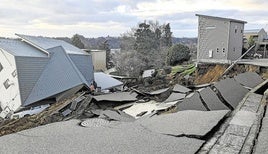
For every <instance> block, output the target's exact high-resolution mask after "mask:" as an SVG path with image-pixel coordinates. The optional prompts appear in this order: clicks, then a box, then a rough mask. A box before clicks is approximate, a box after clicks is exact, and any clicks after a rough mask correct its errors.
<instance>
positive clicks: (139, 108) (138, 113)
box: [123, 101, 177, 118]
mask: <svg viewBox="0 0 268 154" xmlns="http://www.w3.org/2000/svg"><path fill="white" fill-rule="evenodd" d="M176 104H177V101H174V102H169V103H157V102H155V101H150V102H146V103H135V104H133V105H132V106H131V107H129V108H127V109H125V110H123V111H124V112H125V113H127V114H129V115H131V116H133V117H134V118H140V117H142V116H146V115H149V114H151V113H153V112H154V111H162V110H167V109H169V108H171V107H175V105H176Z"/></svg>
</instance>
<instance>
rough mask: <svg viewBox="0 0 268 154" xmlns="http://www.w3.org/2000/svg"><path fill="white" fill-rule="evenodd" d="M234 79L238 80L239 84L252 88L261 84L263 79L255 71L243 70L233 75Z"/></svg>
mask: <svg viewBox="0 0 268 154" xmlns="http://www.w3.org/2000/svg"><path fill="white" fill-rule="evenodd" d="M234 79H235V80H236V81H237V82H239V83H240V84H242V85H244V86H246V87H249V88H254V87H256V86H257V85H259V84H261V83H262V82H263V81H264V80H263V79H262V78H261V77H260V76H259V75H258V74H257V73H255V72H245V73H241V74H238V75H237V76H235V77H234Z"/></svg>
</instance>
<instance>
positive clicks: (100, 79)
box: [94, 72, 123, 90]
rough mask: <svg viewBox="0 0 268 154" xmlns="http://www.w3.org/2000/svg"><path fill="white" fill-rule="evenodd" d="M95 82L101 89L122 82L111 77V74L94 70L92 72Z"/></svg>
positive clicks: (121, 83) (119, 84)
mask: <svg viewBox="0 0 268 154" xmlns="http://www.w3.org/2000/svg"><path fill="white" fill-rule="evenodd" d="M94 78H95V82H96V83H97V85H98V87H101V89H102V90H105V89H110V88H114V87H117V86H121V85H123V82H121V81H119V80H116V79H114V78H112V77H111V76H109V75H107V74H105V73H102V72H95V73H94Z"/></svg>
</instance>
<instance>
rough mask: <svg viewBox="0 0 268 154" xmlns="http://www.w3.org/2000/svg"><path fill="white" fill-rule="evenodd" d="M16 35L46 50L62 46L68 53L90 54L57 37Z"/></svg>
mask: <svg viewBox="0 0 268 154" xmlns="http://www.w3.org/2000/svg"><path fill="white" fill-rule="evenodd" d="M16 35H17V36H19V37H20V38H22V39H24V40H27V41H29V42H31V43H33V44H35V45H37V46H39V47H41V48H43V49H46V50H47V49H50V48H53V47H57V46H62V47H63V48H64V50H65V51H66V53H67V54H88V53H87V52H85V51H83V50H81V49H79V48H77V47H75V46H73V45H71V44H69V43H67V42H65V41H63V40H57V39H52V38H48V37H42V36H29V35H22V34H16Z"/></svg>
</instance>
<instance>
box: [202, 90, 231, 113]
mask: <svg viewBox="0 0 268 154" xmlns="http://www.w3.org/2000/svg"><path fill="white" fill-rule="evenodd" d="M199 94H200V96H201V98H202V99H203V100H204V102H205V103H206V104H207V106H208V108H209V109H210V110H228V109H229V108H228V107H227V106H225V105H224V104H223V103H222V101H221V100H220V99H219V97H218V96H217V95H216V93H215V92H214V91H213V90H212V89H211V88H210V87H207V88H205V89H203V90H201V91H200V92H199Z"/></svg>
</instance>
